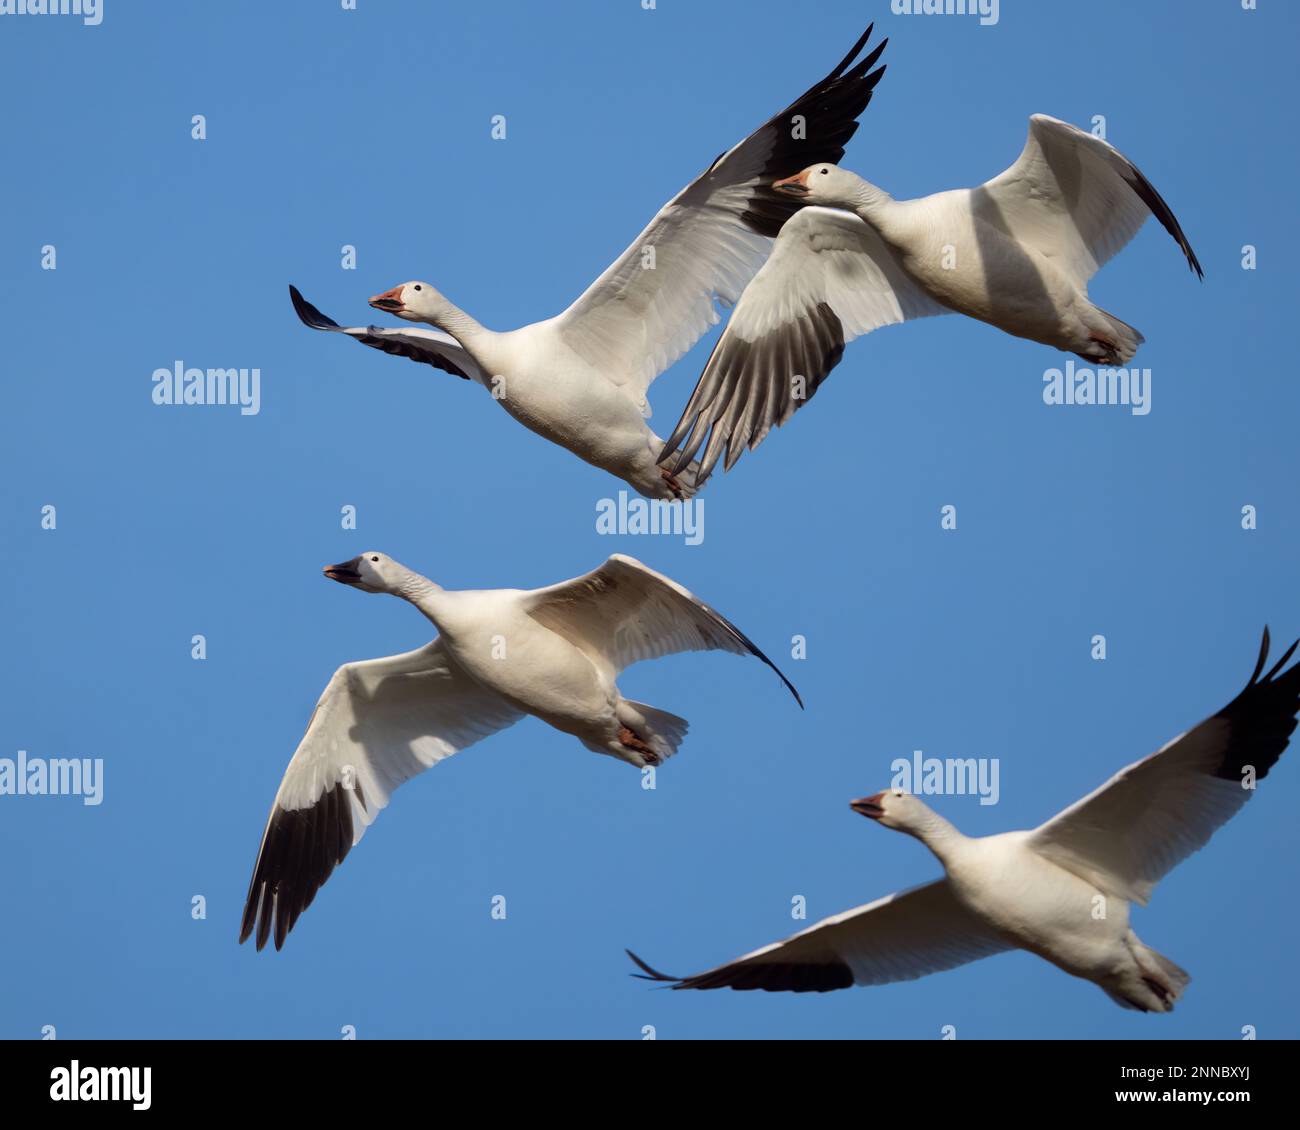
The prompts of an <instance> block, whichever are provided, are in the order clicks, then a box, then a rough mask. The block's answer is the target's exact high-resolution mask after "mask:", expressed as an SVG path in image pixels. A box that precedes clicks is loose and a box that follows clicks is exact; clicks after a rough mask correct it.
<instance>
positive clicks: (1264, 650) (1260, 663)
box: [1246, 624, 1268, 686]
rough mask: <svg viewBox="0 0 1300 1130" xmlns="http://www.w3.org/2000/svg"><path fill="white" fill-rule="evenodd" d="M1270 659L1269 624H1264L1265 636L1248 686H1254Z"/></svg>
mask: <svg viewBox="0 0 1300 1130" xmlns="http://www.w3.org/2000/svg"><path fill="white" fill-rule="evenodd" d="M1267 660H1268V625H1267V624H1265V625H1264V638H1263V639H1262V640H1261V641H1260V644H1259V658H1258V659H1257V660H1255V670H1254V671H1252V672H1251V675H1250V679H1249V680H1248V681H1247V683H1246V685H1247V686H1252V685H1253V684H1254V683H1255V681H1256V680H1257V679H1258V678H1259V673H1260V672H1261V671H1262V670H1264V664H1265V662H1266V661H1267Z"/></svg>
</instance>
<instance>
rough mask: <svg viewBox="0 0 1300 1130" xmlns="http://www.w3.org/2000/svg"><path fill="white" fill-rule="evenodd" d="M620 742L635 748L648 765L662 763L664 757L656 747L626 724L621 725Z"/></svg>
mask: <svg viewBox="0 0 1300 1130" xmlns="http://www.w3.org/2000/svg"><path fill="white" fill-rule="evenodd" d="M618 740H619V744H620V745H623V746H625V747H626V748H627V749H630V750H635V751H636V752H637V753H639V754H640V755H641V756H642V758H643V759H644V760H645V763H646V764H647V765H661V764H663V758H662V757H660V756H659V755H658V754H657V753H656V752H655V751H654V748H653V747H652V746H650V745H647V744H646V743H645V742H644V741H642V740H641V739H640V738H639V737H637V735H636V734H635V732H633V731H632V730H629V729H628V728H627V727H626V726H620V727H619V731H618Z"/></svg>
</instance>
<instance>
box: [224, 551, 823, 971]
mask: <svg viewBox="0 0 1300 1130" xmlns="http://www.w3.org/2000/svg"><path fill="white" fill-rule="evenodd" d="M325 574H326V576H328V577H330V578H331V579H332V580H336V581H339V582H340V583H342V584H346V585H350V586H352V587H355V588H359V589H361V590H363V591H365V592H377V593H388V594H390V595H393V596H398V597H401V598H402V599H403V600H406V601H408V602H409V603H410V604H412V605H414V606H415V608H417V609H418V610H419V611H420V612H421V613H423V614H424V616H425V617H426V618H427V619H429V620H430V621H431V622H432V623H433V624H434V625H435V626H436V627H437V629H438V637H437V639H435V640H434V641H433V642H432V643H430V644H428V645H426V646H425V647H422V648H418V649H416V650H415V651H411V652H406V653H403V654H401V655H394V656H388V657H386V658H382V659H369V660H363V661H360V662H356V663H348V664H345V665H344V666H342V667H340V668H339V669H338V671H336V672H335V673H334V676H333V678H332V679H330V681H329V684H328V685H327V686H326V688H325V691H324V693H323V694H322V695H321V698H320V701H319V702H318V703H317V705H316V710H315V712H314V713H313V715H312V719H311V721H310V722H309V723H308V726H307V733H306V734H305V735H304V736H303V739H302V741H301V743H300V744H299V746H298V749H297V751H296V752H295V753H294V755H293V759H292V760H291V761H290V762H289V767H288V769H287V770H286V771H285V774H284V779H283V781H282V782H281V784H280V789H279V791H278V792H277V794H276V799H275V804H274V805H273V806H272V809H271V816H270V818H269V819H268V821H267V825H266V831H265V832H264V834H263V837H262V846H261V848H260V850H259V852H258V857H257V862H256V864H255V866H254V869H253V879H252V882H251V883H250V885H249V891H248V898H247V900H246V903H245V907H244V918H243V923H242V926H241V931H240V938H239V940H240V941H241V942H243V941H244V940H246V939H247V938H248V937H249V936H250V935H251V934H252V933H253V931H254V929H255V928H256V931H257V948H258V949H261V948H262V947H263V946H264V945H265V944H266V942H267V940H268V939H269V938H270V937H272V935H274V939H275V947H276V949H279V948H280V947H281V946H282V945H283V944H284V939H285V937H286V935H287V934H288V932H289V931H290V930H291V929H292V928H293V925H294V922H295V921H296V920H297V918H298V915H299V914H301V913H302V911H303V910H305V909H306V908H307V906H309V905H310V903H311V901H312V899H313V898H314V897H315V894H316V891H317V890H318V889H319V888H320V887H321V885H322V884H324V882H325V880H326V879H328V878H329V876H330V874H331V872H332V871H333V869H334V867H335V865H336V864H338V863H340V862H342V860H343V858H344V856H346V855H347V853H348V851H349V850H350V849H351V848H352V846H353V844H355V843H356V842H357V841H359V840H360V839H361V836H362V833H363V832H364V831H365V828H366V826H367V825H368V824H369V823H370V822H371V821H372V820H373V819H374V817H375V815H376V814H377V813H378V811H379V810H380V809H382V808H384V807H385V806H386V805H387V804H388V799H389V797H390V795H391V794H392V792H393V790H394V789H396V788H397V786H398V785H400V784H402V783H403V782H404V781H406V780H408V779H410V778H411V777H413V776H415V775H416V774H418V773H420V772H421V771H423V770H424V769H427V768H429V767H430V766H432V765H434V764H436V763H437V762H438V761H441V760H443V759H444V758H446V757H450V756H451V755H452V754H454V753H456V752H458V751H459V750H462V749H465V748H467V747H468V746H470V745H473V744H474V743H475V742H477V741H479V740H481V739H483V738H485V737H487V736H489V735H490V734H493V733H496V732H497V731H499V730H502V729H505V728H507V727H509V726H511V725H513V724H514V723H515V722H517V721H519V720H520V719H521V718H523V717H524V716H525V715H529V714H531V715H533V716H534V717H537V718H539V719H541V720H542V721H543V722H546V723H548V724H549V725H551V726H553V727H555V728H556V729H557V730H561V731H563V732H564V733H567V734H572V735H573V736H574V737H576V738H577V739H578V740H579V741H580V742H581V743H582V744H583V745H584V746H586V747H587V748H588V749H590V750H593V751H594V752H596V753H602V754H607V755H609V756H611V757H615V758H618V759H619V760H621V761H626V762H628V763H629V764H631V765H635V766H637V767H644V766H646V765H659V764H661V763H662V762H663V760H664V759H665V758H667V757H670V756H671V755H672V754H673V753H675V752H676V751H677V748H678V746H679V745H680V744H681V741H682V739H683V738H684V737H685V734H686V730H687V722H686V720H685V719H684V718H680V717H678V716H677V715H675V714H670V713H669V712H668V711H666V710H659V709H657V708H655V707H652V706H648V705H646V704H645V703H640V702H634V701H633V700H632V699H628V698H625V697H624V696H623V695H622V693H621V692H620V690H619V688H618V683H617V679H618V676H619V674H620V673H621V672H622V671H623V669H624V668H625V667H628V666H629V665H631V664H632V663H635V662H638V661H640V660H643V659H653V658H658V657H659V656H663V655H669V654H673V653H676V652H681V651H700V650H718V651H729V652H732V653H733V654H737V655H745V654H748V655H753V656H756V657H757V658H759V659H761V660H762V661H763V662H764V663H766V664H767V665H768V666H769V667H771V668H772V670H773V671H776V673H777V675H778V676H779V677H780V678H781V680H782V682H783V683H784V684H785V686H786V687H787V688H788V689H789V691H790V693H791V694H792V695H794V697H795V700H796V701H799V695H798V692H796V691H795V689H794V687H793V686H792V685H791V684H790V682H789V680H788V679H786V677H785V676H784V675H782V674H781V672H780V671H779V670H777V668H776V666H775V664H773V663H772V661H771V660H769V659H768V658H767V656H765V655H764V654H763V653H762V652H761V651H759V650H758V648H757V647H755V646H754V644H753V643H752V642H751V641H750V640H749V639H748V638H747V637H746V636H745V635H744V634H743V633H742V632H741V631H740V630H739V629H738V628H736V626H735V625H734V624H732V623H731V622H730V621H728V620H727V619H725V618H724V617H723V616H721V615H720V614H719V613H717V612H716V611H714V610H713V609H712V608H710V607H709V606H708V605H707V604H705V603H704V602H703V601H701V600H699V599H698V598H697V597H695V596H694V595H692V594H691V593H690V592H689V591H687V590H686V589H684V588H683V587H682V586H681V585H679V584H677V582H675V581H673V580H671V579H670V578H668V577H665V576H663V575H662V574H661V573H656V572H655V571H654V570H653V569H649V568H647V567H646V566H645V565H642V564H641V563H640V562H639V561H636V560H634V559H633V558H630V557H623V556H621V555H616V556H614V557H611V558H610V559H609V560H608V561H606V562H605V563H604V564H603V565H601V566H600V567H599V568H598V569H595V570H593V571H592V572H590V573H586V574H584V575H583V576H581V577H575V578H573V579H572V580H569V581H563V582H561V583H559V584H556V585H550V586H547V587H545V588H541V589H490V590H470V591H460V592H449V591H447V590H446V589H443V588H440V587H439V586H438V585H436V584H434V583H433V582H432V581H430V580H429V579H428V578H427V577H422V576H421V575H420V574H418V573H415V572H413V571H412V570H410V569H407V568H406V567H405V566H403V565H401V564H399V563H398V562H396V561H394V560H393V559H392V558H390V557H387V556H386V555H384V554H381V553H374V552H370V553H365V554H362V555H360V556H358V557H356V558H353V559H352V560H351V561H347V562H344V563H342V564H340V565H331V566H329V567H328V568H327V569H326V570H325ZM802 705H803V704H802V702H800V706H802Z"/></svg>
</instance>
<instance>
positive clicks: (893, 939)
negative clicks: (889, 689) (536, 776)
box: [631, 629, 1300, 1012]
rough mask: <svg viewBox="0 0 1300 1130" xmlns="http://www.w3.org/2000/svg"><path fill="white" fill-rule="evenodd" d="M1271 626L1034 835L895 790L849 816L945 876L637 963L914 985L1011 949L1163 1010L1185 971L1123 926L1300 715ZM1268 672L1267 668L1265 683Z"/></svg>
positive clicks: (1296, 668)
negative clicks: (674, 958) (1162, 739)
mask: <svg viewBox="0 0 1300 1130" xmlns="http://www.w3.org/2000/svg"><path fill="white" fill-rule="evenodd" d="M1268 650H1269V636H1268V631H1267V629H1265V631H1264V638H1263V642H1262V644H1261V647H1260V653H1259V660H1258V662H1257V663H1256V665H1255V670H1254V672H1253V673H1252V675H1251V677H1250V680H1249V682H1248V683H1247V684H1246V687H1245V689H1243V690H1242V692H1241V693H1240V694H1238V695H1237V697H1236V698H1234V699H1233V700H1232V701H1231V702H1230V703H1228V705H1227V706H1225V707H1224V708H1223V709H1221V710H1220V711H1218V713H1216V714H1214V715H1212V716H1211V717H1209V718H1207V719H1206V720H1205V721H1203V722H1201V723H1200V724H1199V725H1197V726H1195V727H1193V728H1192V729H1191V730H1189V731H1187V732H1186V733H1185V734H1182V735H1180V736H1179V737H1177V738H1175V739H1174V740H1173V741H1171V742H1169V743H1168V744H1167V745H1165V746H1164V747H1163V748H1162V749H1160V750H1158V751H1157V752H1156V753H1154V754H1152V755H1151V756H1150V757H1147V758H1144V759H1143V760H1141V761H1138V762H1135V763H1134V764H1132V765H1129V766H1128V767H1127V768H1125V769H1122V770H1120V772H1119V773H1117V774H1116V775H1115V776H1114V777H1112V778H1111V779H1110V780H1109V781H1108V782H1106V784H1104V785H1103V786H1102V787H1101V788H1099V789H1097V790H1096V791H1095V792H1093V793H1091V794H1089V795H1088V796H1086V797H1084V798H1083V799H1082V800H1080V801H1078V802H1077V803H1075V804H1073V805H1071V806H1070V807H1069V808H1067V809H1065V810H1064V811H1063V812H1061V813H1059V814H1058V815H1056V816H1055V817H1053V818H1052V819H1051V820H1049V821H1047V822H1046V823H1045V824H1042V825H1040V826H1039V827H1037V828H1035V829H1032V830H1029V831H1016V832H1004V833H1001V834H999V835H993V836H983V837H970V836H966V835H963V834H962V833H961V832H960V831H958V830H957V829H956V828H955V827H954V826H953V825H952V824H951V823H949V822H948V821H947V820H945V819H944V818H943V817H942V816H940V815H939V814H938V813H936V812H934V811H933V810H932V809H931V808H930V807H929V806H928V805H926V804H925V803H924V802H923V801H921V800H920V799H919V798H918V797H915V796H912V795H910V794H908V793H905V792H903V791H902V790H899V789H894V790H891V791H889V792H883V793H877V794H876V795H874V796H869V797H863V798H862V799H861V800H856V801H854V802H853V803H852V807H853V809H854V811H855V812H858V813H860V814H861V815H863V816H866V817H868V818H870V819H872V820H875V821H877V822H879V823H881V824H883V825H884V826H885V827H888V828H892V829H895V830H897V831H901V832H905V833H907V834H908V835H910V836H913V837H915V838H916V839H918V840H920V841H921V842H922V843H923V844H924V845H925V846H926V847H927V848H929V849H930V851H931V852H932V853H933V854H934V855H935V857H936V858H937V859H938V861H939V862H940V863H941V864H942V865H943V869H944V877H943V878H942V879H939V880H938V881H936V882H933V883H928V884H926V885H925V886H921V887H914V888H912V889H911V890H908V891H904V892H902V893H900V894H895V895H889V896H887V897H885V898H882V899H878V900H876V901H875V902H872V903H868V904H867V905H866V906H861V907H858V908H857V909H855V910H850V911H846V912H845V913H843V914H839V915H836V916H834V917H832V918H827V919H825V920H823V921H822V922H819V923H817V924H816V925H815V926H812V927H810V928H809V929H807V930H804V931H802V932H801V933H798V934H795V935H794V936H793V937H790V938H787V939H786V940H785V941H782V942H776V943H774V944H773V945H769V946H765V947H764V948H762V949H759V950H755V951H754V952H753V953H750V954H746V955H745V956H744V957H741V958H738V959H736V960H735V961H732V962H728V963H727V964H726V965H720V966H718V967H717V968H715V969H711V970H708V971H707V972H705V973H699V974H696V975H694V976H691V977H683V978H674V977H669V976H667V975H666V974H663V973H660V972H658V971H657V970H655V969H653V968H651V967H650V966H649V965H647V964H646V963H645V962H643V961H641V959H640V958H638V957H636V955H635V954H632V955H631V956H632V958H633V960H634V961H636V963H637V964H638V965H639V966H640V967H641V968H642V969H643V970H644V971H645V972H644V975H645V976H647V977H648V978H650V979H651V980H656V981H666V982H671V983H672V985H673V987H674V988H677V989H720V988H731V989H764V990H768V991H786V992H825V991H827V990H831V989H842V988H847V987H849V986H851V985H854V984H857V985H880V984H885V983H887V982H891V981H906V980H912V979H914V978H917V977H922V976H925V975H927V974H930V973H937V972H940V971H942V970H945V969H952V968H954V967H956V966H959V965H964V964H966V963H967V962H970V961H976V960H978V959H980V958H983V957H989V956H992V955H994V954H997V953H1002V952H1005V951H1007V950H1012V949H1023V950H1028V951H1029V952H1030V953H1034V954H1037V955H1038V956H1039V957H1042V958H1044V959H1045V960H1047V961H1050V962H1051V963H1052V964H1053V965H1055V966H1057V967H1058V968H1060V969H1062V970H1064V971H1065V972H1066V973H1070V974H1072V975H1073V976H1075V977H1080V978H1082V979H1084V980H1087V981H1091V982H1092V983H1094V984H1096V985H1098V986H1099V987H1100V988H1101V989H1102V990H1103V991H1104V992H1105V993H1106V994H1107V995H1108V996H1110V997H1111V999H1112V1000H1114V1001H1115V1002H1116V1003H1117V1004H1119V1005H1121V1006H1122V1007H1124V1008H1131V1009H1137V1010H1139V1011H1142V1012H1169V1011H1172V1009H1173V1007H1174V1004H1175V1002H1176V1001H1177V1000H1178V998H1179V997H1180V996H1181V995H1182V993H1183V990H1184V989H1185V988H1186V987H1187V984H1188V982H1189V981H1190V977H1189V976H1188V974H1187V973H1186V971H1185V970H1183V969H1181V968H1179V966H1178V965H1176V964H1175V963H1174V962H1173V961H1171V960H1170V959H1169V958H1167V957H1165V956H1163V955H1162V954H1160V953H1157V952H1156V951H1155V950H1153V949H1151V948H1150V947H1149V946H1147V945H1145V944H1144V943H1143V942H1142V940H1141V939H1140V938H1139V937H1138V936H1137V934H1136V933H1135V932H1134V930H1133V927H1132V924H1131V922H1130V909H1131V906H1132V904H1133V903H1137V904H1139V905H1145V904H1146V902H1147V901H1148V899H1149V898H1150V896H1151V893H1152V891H1153V890H1154V888H1155V885H1156V883H1157V882H1158V881H1159V880H1160V879H1161V878H1163V877H1164V875H1166V874H1167V873H1168V872H1169V871H1170V870H1171V869H1172V868H1173V867H1175V866H1176V865H1177V864H1178V863H1180V862H1181V861H1182V860H1183V859H1185V858H1186V857H1187V856H1188V855H1190V854H1192V853H1193V852H1195V851H1197V850H1198V849H1199V848H1201V847H1203V846H1204V845H1205V844H1206V843H1207V842H1208V841H1209V839H1210V837H1211V836H1212V835H1213V834H1214V832H1215V831H1216V830H1217V829H1218V828H1219V827H1220V826H1221V825H1222V824H1224V823H1225V822H1226V821H1227V820H1228V819H1230V818H1231V817H1232V816H1233V815H1234V814H1235V813H1236V812H1238V811H1239V810H1240V809H1241V808H1242V806H1243V805H1244V804H1245V803H1246V801H1248V800H1249V799H1250V798H1251V796H1253V795H1254V791H1255V785H1256V784H1257V783H1258V782H1259V781H1260V780H1262V779H1263V778H1264V777H1266V776H1267V775H1268V772H1269V770H1270V769H1271V768H1272V767H1273V765H1274V764H1276V762H1277V760H1278V758H1280V757H1281V755H1282V752H1283V751H1284V750H1285V749H1286V746H1287V743H1288V742H1289V741H1290V739H1291V734H1292V732H1293V731H1294V730H1295V727H1296V713H1297V711H1300V664H1294V665H1292V666H1291V667H1290V668H1289V669H1287V670H1283V668H1285V667H1286V664H1287V662H1288V661H1289V660H1290V658H1291V656H1292V655H1293V654H1294V653H1295V650H1296V645H1295V644H1292V645H1291V647H1290V649H1288V650H1287V652H1286V653H1285V654H1284V655H1283V656H1282V658H1281V659H1280V660H1278V662H1277V663H1276V664H1274V666H1273V667H1272V668H1271V669H1270V670H1269V671H1268V672H1267V673H1266V674H1263V672H1264V665H1265V662H1266V660H1267V657H1268ZM1261 675H1262V677H1261Z"/></svg>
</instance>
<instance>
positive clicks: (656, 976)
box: [623, 949, 682, 985]
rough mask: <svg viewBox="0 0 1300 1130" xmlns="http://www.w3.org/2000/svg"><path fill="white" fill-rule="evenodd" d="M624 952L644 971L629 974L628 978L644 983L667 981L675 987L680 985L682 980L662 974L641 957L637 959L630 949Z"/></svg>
mask: <svg viewBox="0 0 1300 1130" xmlns="http://www.w3.org/2000/svg"><path fill="white" fill-rule="evenodd" d="M623 952H624V953H625V954H627V956H628V957H630V958H631V959H632V960H633V961H635V962H636V963H637V965H638V966H639V967H640V968H641V969H642V970H644V972H642V973H630V974H628V976H630V977H639V978H640V979H641V980H642V981H667V982H669V983H670V984H674V985H675V984H677V983H679V982H680V981H681V980H682V979H681V978H680V977H669V976H668V974H667V973H660V972H659V970H657V969H656V968H654V966H652V965H649V964H647V963H646V962H644V961H642V960H641V959H640V958H639V957H637V955H636V954H634V953H633V952H632V951H631V950H629V949H625V950H624V951H623Z"/></svg>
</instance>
